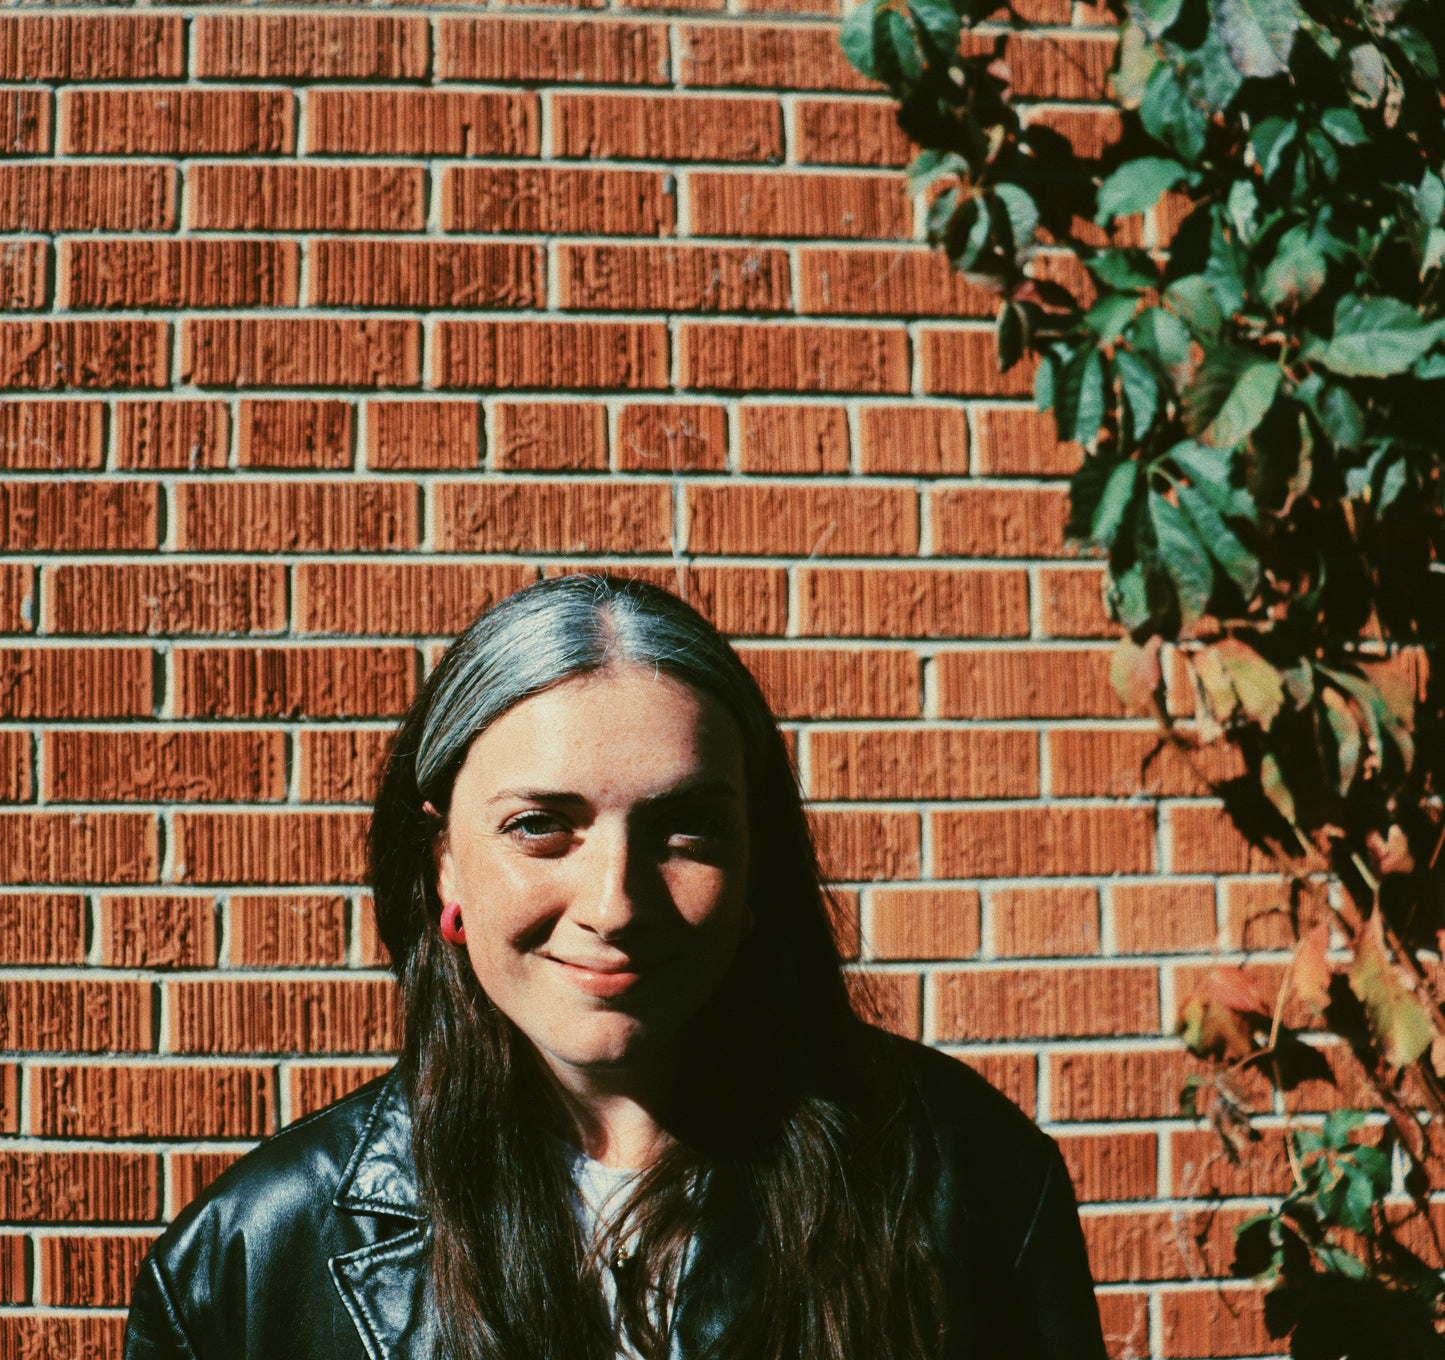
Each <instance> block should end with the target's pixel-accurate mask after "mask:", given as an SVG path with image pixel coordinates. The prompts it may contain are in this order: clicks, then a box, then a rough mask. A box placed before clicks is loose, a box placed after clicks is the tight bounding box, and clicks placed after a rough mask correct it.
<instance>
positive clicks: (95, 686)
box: [0, 647, 155, 719]
mask: <svg viewBox="0 0 1445 1360" xmlns="http://www.w3.org/2000/svg"><path fill="white" fill-rule="evenodd" d="M153 680H154V667H153V664H152V656H151V653H150V652H149V651H148V650H146V649H144V648H138V647H99V648H94V649H91V650H85V651H80V650H77V651H71V650H69V649H61V648H58V647H35V648H21V647H7V648H4V649H0V716H4V717H6V718H22V719H24V718H139V717H146V718H148V717H150V715H151V710H152V707H153V705H154V694H155V691H154V687H153Z"/></svg>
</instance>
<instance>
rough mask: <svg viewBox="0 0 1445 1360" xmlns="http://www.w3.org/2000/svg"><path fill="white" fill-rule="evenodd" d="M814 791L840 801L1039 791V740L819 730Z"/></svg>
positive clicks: (812, 744) (992, 733)
mask: <svg viewBox="0 0 1445 1360" xmlns="http://www.w3.org/2000/svg"><path fill="white" fill-rule="evenodd" d="M808 764H809V767H810V771H811V774H810V778H809V781H808V793H809V796H810V797H813V798H818V799H822V800H824V801H833V800H839V799H864V800H874V799H908V800H914V799H921V798H1030V797H1037V796H1038V789H1039V756H1038V741H1037V739H1036V738H1035V737H1033V736H1032V735H1031V734H1030V733H1026V732H1017V731H999V730H991V729H987V730H974V731H960V730H957V729H953V730H949V729H937V728H934V729H929V730H918V729H908V728H885V729H883V730H875V731H867V730H863V731H859V730H847V731H842V732H834V731H828V730H827V729H822V728H820V729H818V730H816V731H814V732H812V733H811V734H810V736H809V738H808Z"/></svg>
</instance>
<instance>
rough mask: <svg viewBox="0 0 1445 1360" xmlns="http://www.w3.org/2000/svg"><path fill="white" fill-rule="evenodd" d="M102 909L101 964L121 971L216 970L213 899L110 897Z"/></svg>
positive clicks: (172, 895) (154, 896)
mask: <svg viewBox="0 0 1445 1360" xmlns="http://www.w3.org/2000/svg"><path fill="white" fill-rule="evenodd" d="M99 907H100V910H99V913H98V927H99V928H98V931H97V933H98V935H99V936H100V958H101V962H102V963H105V964H108V965H111V966H113V967H117V968H210V967H214V966H215V963H216V910H215V902H214V901H213V900H212V899H211V898H208V897H200V896H191V895H187V896H180V895H174V894H166V895H160V894H144V895H136V896H125V897H110V896H107V897H102V898H101V899H100V903H99Z"/></svg>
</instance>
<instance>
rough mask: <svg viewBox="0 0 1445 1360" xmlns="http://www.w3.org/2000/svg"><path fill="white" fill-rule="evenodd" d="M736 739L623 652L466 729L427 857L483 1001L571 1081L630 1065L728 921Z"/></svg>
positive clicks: (742, 839)
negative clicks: (619, 660)
mask: <svg viewBox="0 0 1445 1360" xmlns="http://www.w3.org/2000/svg"><path fill="white" fill-rule="evenodd" d="M747 865H748V837H747V807H746V787H745V784H744V778H743V758H742V743H741V738H740V734H739V732H738V728H737V725H736V723H735V722H734V721H733V719H732V718H731V716H730V715H729V714H728V713H727V711H726V710H725V709H724V708H723V707H722V706H721V705H720V704H718V703H717V702H716V701H715V700H713V699H711V698H708V697H707V696H706V695H703V694H700V693H699V692H698V691H696V690H693V689H691V688H689V687H688V686H687V685H684V684H681V683H679V682H678V681H676V680H673V679H671V678H669V677H667V676H665V675H662V674H659V673H657V672H655V671H653V670H651V669H643V668H641V667H637V666H621V667H616V668H610V669H608V670H606V671H602V672H599V673H598V674H596V675H592V676H586V677H582V678H579V679H576V680H569V681H566V682H564V683H562V684H559V685H557V686H555V687H554V688H552V689H549V690H546V691H544V692H543V693H541V694H537V695H534V696H533V697H532V698H530V699H527V700H525V701H523V702H522V703H520V704H518V705H517V706H516V707H515V708H513V709H510V710H509V711H508V712H507V713H505V714H504V715H503V716H502V717H501V718H499V719H498V720H497V721H496V722H494V723H493V724H492V725H491V727H489V728H488V729H487V730H486V731H485V732H483V733H482V735H481V736H479V737H478V738H477V739H476V740H475V741H474V742H473V743H472V746H471V750H470V751H469V752H468V753H467V759H466V762H465V764H464V765H463V766H462V769H461V773H460V774H459V775H458V776H457V781H456V785H455V787H454V788H453V790H452V801H451V808H450V811H449V813H448V817H447V826H446V832H445V834H444V836H443V838H442V842H441V848H440V854H439V858H438V871H439V872H438V888H439V890H440V893H441V899H442V901H443V902H444V903H451V902H459V903H460V904H461V908H462V920H463V922H464V923H465V926H466V949H467V953H468V955H469V956H470V958H471V964H472V968H473V970H474V971H475V973H476V975H477V981H478V982H480V983H481V985H482V989H483V990H484V991H485V992H486V993H487V995H488V997H490V998H491V1000H492V1002H493V1003H494V1004H495V1005H496V1006H497V1007H498V1008H499V1009H500V1010H501V1011H502V1012H503V1013H504V1014H505V1015H506V1016H507V1017H508V1018H509V1019H510V1020H511V1021H512V1022H513V1024H515V1025H516V1026H517V1028H518V1029H520V1030H521V1031H522V1033H523V1034H525V1035H526V1036H527V1037H528V1038H529V1039H530V1040H531V1041H532V1043H533V1044H535V1045H536V1047H537V1048H538V1050H539V1051H540V1052H541V1054H542V1056H543V1057H544V1058H545V1059H546V1061H547V1062H548V1064H549V1065H550V1066H551V1067H552V1069H553V1071H554V1072H555V1073H556V1074H557V1076H558V1077H559V1078H560V1079H561V1080H562V1081H563V1083H564V1084H565V1085H567V1086H569V1087H573V1088H576V1087H577V1086H578V1079H579V1078H581V1079H584V1080H585V1078H586V1076H587V1074H588V1073H589V1072H590V1073H592V1074H593V1075H594V1076H596V1077H601V1076H603V1075H604V1072H606V1071H611V1072H614V1073H619V1074H620V1071H621V1070H626V1069H629V1068H636V1069H637V1070H638V1071H641V1070H643V1069H644V1068H645V1067H647V1066H648V1065H650V1064H653V1063H655V1062H656V1061H657V1060H658V1059H665V1058H666V1057H667V1055H668V1053H669V1047H670V1042H671V1041H672V1040H673V1039H675V1038H676V1037H677V1035H678V1033H679V1031H680V1030H681V1028H682V1027H683V1025H684V1024H685V1023H686V1022H687V1021H688V1020H689V1019H690V1018H691V1017H692V1016H693V1015H694V1014H695V1013H696V1012H697V1011H698V1009H699V1008H700V1007H701V1006H702V1004H703V1002H704V1001H705V1000H706V999H707V998H708V997H709V996H710V995H711V994H712V993H713V991H714V990H715V989H716V988H717V986H718V984H719V983H720V982H721V981H722V978H723V975H724V974H725V973H726V972H727V970H728V967H729V965H730V964H731V962H732V958H733V955H734V953H735V952H736V950H737V946H738V943H739V941H740V939H741V938H742V934H743V931H744V917H745V912H746V907H745V901H744V885H745V882H746V879H747Z"/></svg>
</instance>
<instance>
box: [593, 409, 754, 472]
mask: <svg viewBox="0 0 1445 1360" xmlns="http://www.w3.org/2000/svg"><path fill="white" fill-rule="evenodd" d="M727 440H728V421H727V410H726V408H724V407H722V406H715V405H712V404H701V403H688V404H686V405H683V404H677V403H674V404H669V405H664V404H663V403H661V402H647V403H645V404H644V403H634V404H631V405H627V406H624V407H623V408H622V410H621V411H620V412H619V413H618V417H617V446H616V447H617V453H616V459H617V467H618V469H619V470H620V471H623V472H722V471H724V470H725V469H726V467H727V458H728V445H727Z"/></svg>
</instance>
